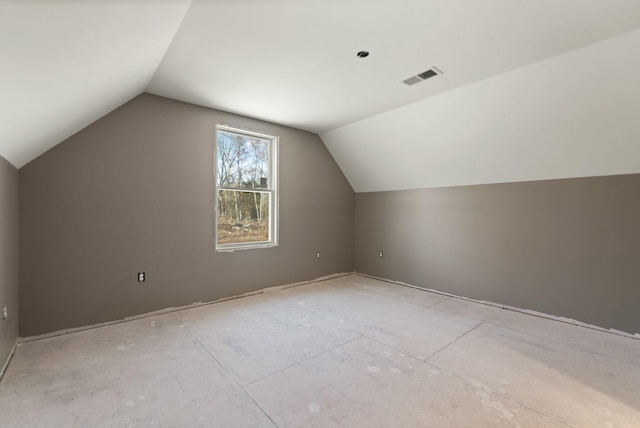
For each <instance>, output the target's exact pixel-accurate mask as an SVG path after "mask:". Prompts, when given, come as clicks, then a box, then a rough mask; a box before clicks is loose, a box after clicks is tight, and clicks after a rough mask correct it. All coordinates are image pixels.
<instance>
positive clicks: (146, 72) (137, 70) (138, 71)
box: [0, 0, 190, 167]
mask: <svg viewBox="0 0 640 428" xmlns="http://www.w3.org/2000/svg"><path fill="white" fill-rule="evenodd" d="M189 4H190V2H189V1H185V0H176V1H156V2H153V1H148V0H131V1H125V0H114V1H95V0H86V1H80V0H77V1H59V0H42V1H32V0H16V1H4V0H0V118H1V119H0V155H2V156H3V157H5V158H6V159H7V160H8V161H9V162H11V163H12V164H13V165H15V166H16V167H21V166H22V165H24V164H25V163H27V162H29V161H30V160H32V159H33V158H35V157H37V156H39V155H40V154H42V153H43V152H44V151H46V150H48V149H50V148H51V147H53V146H54V145H56V144H58V143H59V142H61V141H62V140H64V139H65V138H67V137H69V136H70V135H72V134H74V133H76V132H77V131H79V130H81V129H82V128H84V127H85V126H87V125H89V124H90V123H92V122H94V121H95V120H97V119H99V118H100V117H102V116H104V115H105V114H107V113H109V112H110V111H111V110H113V109H115V108H116V107H118V106H120V105H122V104H124V103H125V102H127V101H128V100H129V99H131V98H133V97H135V96H136V95H138V94H140V93H141V92H143V91H144V90H145V88H146V87H147V85H148V84H149V80H150V79H151V77H152V76H153V74H154V73H155V71H156V69H157V67H158V64H160V61H161V60H162V57H163V56H164V54H165V52H166V51H167V48H168V47H169V44H170V43H171V40H172V39H173V37H174V35H175V33H176V31H177V30H178V27H179V25H180V22H181V21H182V18H183V17H184V14H185V13H186V12H187V9H188V7H189Z"/></svg>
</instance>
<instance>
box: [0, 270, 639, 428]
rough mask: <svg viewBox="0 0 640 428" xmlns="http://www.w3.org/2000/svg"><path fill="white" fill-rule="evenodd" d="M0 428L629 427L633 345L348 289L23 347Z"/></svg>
mask: <svg viewBox="0 0 640 428" xmlns="http://www.w3.org/2000/svg"><path fill="white" fill-rule="evenodd" d="M0 426H2V427H3V428H5V427H50V426H51V427H52V426H55V427H97V426H115V427H125V426H138V427H147V426H179V427H191V426H207V427H211V426H215V427H273V426H277V427H331V426H341V427H496V426H521V427H554V426H574V427H616V426H618V427H639V426H640V340H636V339H632V338H626V337H621V336H616V335H613V334H609V333H604V332H599V331H594V330H590V329H586V328H583V327H577V326H574V325H569V324H564V323H560V322H555V321H550V320H547V319H542V318H538V317H534V316H530V315H525V314H520V313H516V312H511V311H507V310H502V309H499V308H495V307H490V306H485V305H482V304H477V303H472V302H468V301H464V300H460V299H455V298H449V297H446V296H442V295H439V294H434V293H429V292H425V291H420V290H416V289H412V288H408V287H403V286H400V285H395V284H390V283H386V282H381V281H376V280H373V279H369V278H365V277H362V276H358V275H349V276H345V277H341V278H334V279H331V280H326V281H321V282H316V283H312V284H308V285H303V286H299V287H295V288H289V289H285V290H279V291H273V292H268V293H264V294H259V295H255V296H250V297H245V298H241V299H237V300H231V301H227V302H222V303H216V304H212V305H207V306H202V307H198V308H193V309H187V310H182V311H179V312H173V313H168V314H164V315H159V316H152V317H148V318H143V319H138V320H134V321H128V322H124V323H120V324H114V325H110V326H106V327H100V328H96V329H92V330H86V331H82V332H77V333H72V334H67V335H64V336H58V337H53V338H49V339H43V340H39V341H34V342H29V343H25V344H22V345H20V346H19V347H18V349H17V351H16V354H15V356H14V358H13V360H12V362H11V364H10V365H9V367H8V370H7V372H6V374H5V376H4V378H3V380H2V382H1V383H0Z"/></svg>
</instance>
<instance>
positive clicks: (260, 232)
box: [216, 126, 277, 249]
mask: <svg viewBox="0 0 640 428" xmlns="http://www.w3.org/2000/svg"><path fill="white" fill-rule="evenodd" d="M216 140H217V141H216V187H217V231H216V235H217V237H216V239H217V240H216V243H217V247H218V248H219V249H224V248H226V247H233V246H234V245H235V244H239V245H238V247H251V246H252V245H250V244H251V243H254V244H256V246H264V245H265V244H272V245H275V244H276V240H275V236H274V235H275V227H274V217H275V213H274V209H273V207H274V205H275V204H274V198H275V196H276V195H275V190H276V189H275V173H274V169H275V168H274V166H275V156H274V155H275V153H277V152H276V147H275V145H276V143H277V139H276V137H272V136H268V135H263V134H257V133H253V132H247V131H242V130H236V129H233V128H230V127H226V126H225V127H223V126H218V127H217V138H216Z"/></svg>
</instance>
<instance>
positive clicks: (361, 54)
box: [356, 51, 369, 58]
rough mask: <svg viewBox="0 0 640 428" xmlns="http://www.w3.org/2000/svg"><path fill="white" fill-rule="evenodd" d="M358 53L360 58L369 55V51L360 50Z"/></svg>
mask: <svg viewBox="0 0 640 428" xmlns="http://www.w3.org/2000/svg"><path fill="white" fill-rule="evenodd" d="M356 55H358V58H366V57H368V56H369V52H367V51H360V52H358V53H357V54H356Z"/></svg>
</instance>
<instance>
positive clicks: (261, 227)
mask: <svg viewBox="0 0 640 428" xmlns="http://www.w3.org/2000/svg"><path fill="white" fill-rule="evenodd" d="M270 196H271V195H270V194H269V193H268V192H260V191H256V192H251V191H238V190H219V191H218V244H237V243H242V242H267V241H269V206H270V205H269V198H270Z"/></svg>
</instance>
